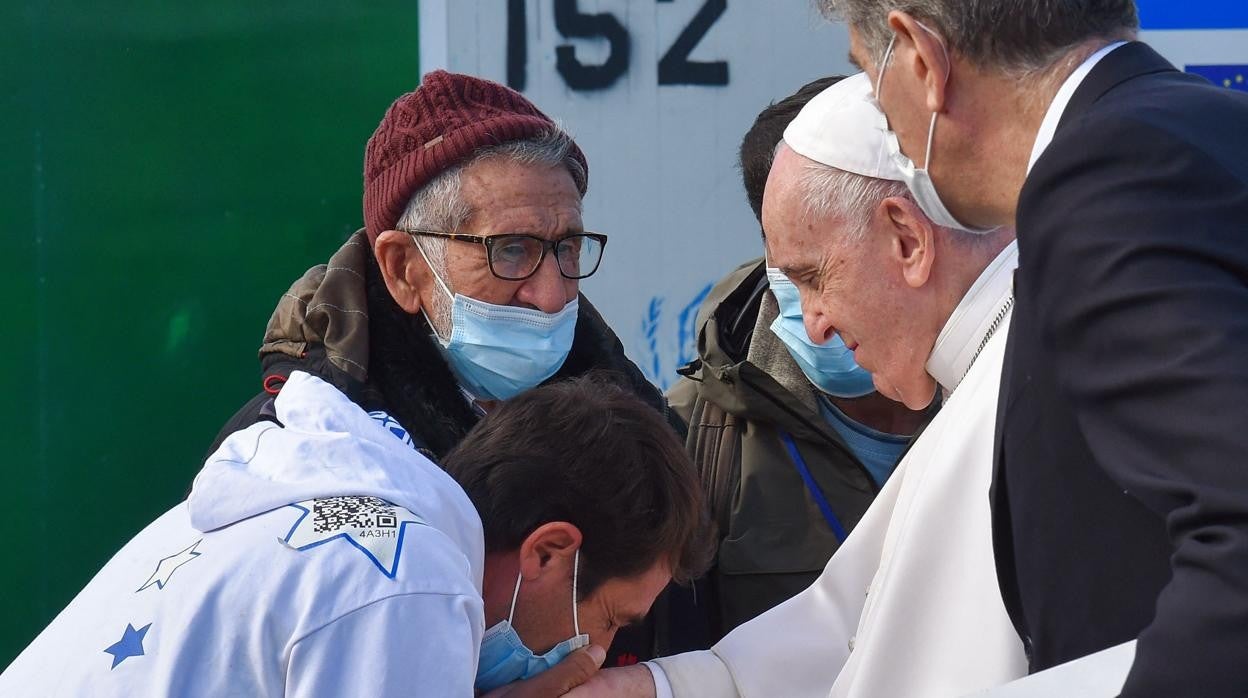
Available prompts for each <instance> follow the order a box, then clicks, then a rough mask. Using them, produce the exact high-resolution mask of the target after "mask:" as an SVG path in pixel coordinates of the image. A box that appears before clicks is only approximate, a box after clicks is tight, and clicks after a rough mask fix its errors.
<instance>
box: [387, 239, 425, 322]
mask: <svg viewBox="0 0 1248 698" xmlns="http://www.w3.org/2000/svg"><path fill="white" fill-rule="evenodd" d="M412 245H413V243H412V238H411V236H409V235H408V234H407V233H403V232H399V231H397V230H387V231H385V232H383V233H382V234H381V235H378V236H377V242H375V243H373V254H375V255H376V256H377V266H378V267H380V268H381V278H382V279H383V280H385V282H386V289H388V290H389V291H390V296H391V297H392V298H394V302H395V303H398V304H399V307H400V308H402V309H403V310H404V311H405V312H407V313H408V314H409V315H415V314H416V313H419V312H420V309H421V308H422V307H423V306H422V304H421V289H422V288H428V287H429V284H428V283H427V282H428V279H429V273H430V271H429V265H428V264H427V263H426V262H425V259H424V257H422V256H421V255H420V253H419V252H417V251H416V250H415V249H414V248H413V246H412Z"/></svg>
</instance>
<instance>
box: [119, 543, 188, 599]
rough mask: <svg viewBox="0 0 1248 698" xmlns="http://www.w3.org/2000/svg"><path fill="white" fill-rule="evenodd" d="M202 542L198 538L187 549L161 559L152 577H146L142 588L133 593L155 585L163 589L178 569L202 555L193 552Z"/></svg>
mask: <svg viewBox="0 0 1248 698" xmlns="http://www.w3.org/2000/svg"><path fill="white" fill-rule="evenodd" d="M203 542H204V539H203V538H200V539H199V540H197V541H195V542H194V543H191V545H190V546H189V547H187V548H185V549H183V550H181V551H179V552H176V553H174V554H173V555H170V556H169V557H166V558H161V560H160V562H158V563H156V571H155V572H153V573H152V576H150V577H148V578H147V581H146V582H144V583H143V586H141V587H139V588H138V589H136V590H135V592H134V593H136V594H137V593H139V592H140V591H143V590H144V589H146V588H148V587H150V586H152V585H153V584H155V585H156V588H157V589H164V588H165V585H166V584H168V583H169V578H170V577H172V576H173V573H174V572H175V571H176V570H177V569H178V568H179V567H181V566H182V565H185V564H186V563H188V562H190V561H191V560H194V559H195V558H197V557H199V556H200V555H203V553H197V552H195V548H198V547H199V544H200V543H203Z"/></svg>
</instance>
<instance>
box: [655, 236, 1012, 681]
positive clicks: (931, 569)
mask: <svg viewBox="0 0 1248 698" xmlns="http://www.w3.org/2000/svg"><path fill="white" fill-rule="evenodd" d="M1017 260H1018V252H1017V247H1016V246H1015V244H1014V243H1011V244H1010V245H1009V246H1008V247H1007V248H1006V249H1005V250H1004V251H1002V252H1001V254H1000V255H999V256H998V257H997V258H996V259H995V260H994V261H993V262H992V263H991V264H990V265H989V266H988V267H987V268H986V269H985V270H984V272H983V274H981V276H980V277H979V279H978V280H977V281H976V282H975V284H974V285H973V286H972V287H971V289H970V290H969V291H968V292H967V294H966V296H965V297H964V298H963V299H962V301H961V303H959V305H958V307H957V308H956V309H955V310H954V312H953V314H952V315H950V317H949V320H948V321H947V323H946V325H945V327H944V329H943V330H942V331H941V334H940V336H939V337H938V339H937V341H936V344H935V347H934V349H933V351H932V356H931V357H930V359H929V360H928V364H927V370H928V373H930V374H931V375H932V376H933V377H934V378H936V380H937V382H938V383H939V384H940V385H941V387H942V389H943V390H945V392H946V394H947V399H946V400H945V403H944V406H943V407H942V408H941V410H940V413H939V414H938V415H937V416H936V418H935V419H933V420H932V422H931V424H929V425H928V427H927V429H926V430H924V432H923V434H922V435H921V436H920V437H919V438H918V439H917V440H916V441H915V443H914V445H913V447H912V448H911V449H910V451H909V453H907V454H906V456H905V457H904V458H903V459H902V461H901V463H900V464H898V466H897V469H896V471H895V472H894V473H893V475H892V477H891V478H890V479H889V481H888V483H887V484H886V485H885V487H884V489H883V490H882V491H881V492H880V495H879V497H878V498H877V499H876V500H875V502H873V503H872V505H871V507H870V508H869V509H868V510H867V513H866V515H865V516H863V518H862V520H861V521H860V522H859V523H858V526H857V527H856V528H855V529H854V530H853V532H852V533H851V534H850V536H849V538H848V539H847V540H846V541H845V543H844V544H843V545H842V546H841V548H840V549H839V550H837V552H836V554H835V555H833V556H832V559H831V560H830V561H829V562H828V566H827V567H826V568H825V569H824V572H823V574H822V575H821V576H820V577H819V579H818V581H816V582H815V584H814V585H812V586H811V587H810V588H809V589H807V590H806V591H804V592H802V593H801V594H799V595H797V596H795V597H793V598H792V599H790V600H789V601H787V602H785V603H783V604H781V605H780V606H777V607H776V608H774V609H772V610H770V611H768V612H767V613H764V614H763V615H761V616H759V617H758V618H755V619H754V620H752V621H750V622H748V623H746V624H744V625H742V626H740V627H738V628H737V629H736V630H734V631H732V632H731V633H729V634H728V636H727V637H725V638H724V639H723V640H721V641H720V642H719V643H718V644H717V645H715V647H713V648H711V649H710V650H705V651H702V652H690V653H686V654H681V655H676V656H674V657H667V658H662V659H658V660H656V663H657V664H658V665H659V667H661V671H657V670H655V668H654V667H653V666H651V670H652V671H654V672H655V678H656V683H657V684H658V687H659V691H660V695H663V691H664V689H665V688H670V690H671V693H672V695H674V696H676V698H686V697H689V698H692V697H695V696H696V697H698V698H703V697H710V698H714V697H718V696H726V697H727V696H731V697H736V696H743V697H749V698H754V697H757V698H764V697H766V698H772V697H774V696H785V697H786V698H806V697H809V698H827V697H828V696H832V697H834V698H923V697H925V696H931V697H933V698H936V697H940V698H947V697H948V696H960V695H964V694H966V693H971V692H975V691H979V690H983V689H986V688H990V687H992V686H997V685H1000V684H1003V683H1006V682H1008V681H1011V680H1014V679H1016V678H1019V677H1022V676H1025V675H1026V673H1027V661H1026V658H1025V657H1024V655H1023V649H1022V643H1021V642H1020V641H1019V638H1018V635H1017V633H1015V631H1014V627H1013V625H1012V624H1011V623H1010V619H1009V617H1008V616H1007V614H1006V611H1005V605H1004V603H1003V602H1002V600H1001V593H1000V591H999V589H998V587H997V577H996V571H995V567H994V563H993V552H992V526H991V517H990V512H989V502H988V488H989V485H990V483H991V480H992V451H993V432H994V429H995V426H996V415H997V393H998V388H999V384H1000V379H1001V366H1002V361H1003V359H1004V354H1005V340H1006V335H1007V334H1008V329H1009V327H1008V325H1009V315H1010V309H1011V308H1012V307H1013V297H1012V279H1013V271H1014V268H1015V267H1016V266H1017ZM968 369H969V370H968ZM664 677H666V681H667V682H668V686H667V687H665V686H664V685H663V684H664Z"/></svg>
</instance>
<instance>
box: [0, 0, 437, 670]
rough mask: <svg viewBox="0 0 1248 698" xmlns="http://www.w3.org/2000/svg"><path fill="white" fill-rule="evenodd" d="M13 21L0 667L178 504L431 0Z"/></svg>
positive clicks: (250, 4)
mask: <svg viewBox="0 0 1248 698" xmlns="http://www.w3.org/2000/svg"><path fill="white" fill-rule="evenodd" d="M0 5H2V7H0V36H2V37H3V38H2V39H0V213H2V214H3V218H2V219H0V226H2V229H3V237H2V239H0V308H2V309H0V340H2V341H0V359H3V364H2V366H0V396H2V399H3V403H0V447H2V450H0V533H2V534H3V546H2V547H0V619H2V622H0V667H3V666H6V665H7V664H8V663H9V661H10V660H11V659H12V657H14V656H16V654H17V652H19V651H20V650H21V648H22V647H24V646H25V645H26V644H27V643H28V642H29V641H30V640H31V638H33V637H34V635H35V634H36V633H37V632H38V631H39V630H40V629H41V628H42V627H43V626H44V625H46V624H47V622H48V621H49V620H50V619H51V618H52V617H53V616H55V614H56V613H57V612H58V611H59V610H60V609H61V608H63V607H64V605H65V604H66V603H67V602H68V601H69V600H70V599H71V598H72V597H73V595H74V594H75V593H76V592H77V591H78V590H79V589H80V588H81V587H82V586H83V585H84V584H85V583H86V582H87V581H88V580H89V579H90V577H91V575H92V574H94V572H95V571H96V570H97V569H98V568H99V567H100V566H101V565H102V564H103V563H104V562H106V561H107V560H108V558H109V556H110V555H111V554H112V553H113V552H115V551H116V550H117V549H118V548H119V547H120V546H121V545H122V544H123V543H125V541H126V540H127V539H129V538H130V537H131V536H133V535H134V534H135V533H136V532H138V531H139V530H140V529H141V528H142V527H143V526H144V525H145V524H146V523H148V522H149V521H151V520H152V519H154V518H155V517H156V516H158V515H159V514H160V513H161V512H163V511H165V510H166V509H168V508H169V507H170V506H172V505H173V504H175V503H176V502H178V501H179V500H180V499H181V498H182V497H183V495H184V494H185V492H186V490H187V488H188V487H189V486H190V483H191V478H192V477H193V476H194V474H195V473H196V471H197V470H198V468H199V465H200V462H201V460H202V456H203V454H204V449H205V447H206V446H207V445H208V443H209V441H210V440H211V439H212V437H213V436H214V435H215V434H216V431H217V429H218V427H219V426H220V425H221V423H222V422H223V421H224V420H225V419H226V417H228V416H229V415H230V414H231V413H232V412H233V411H234V409H235V408H236V407H237V406H238V405H239V404H241V402H242V401H244V400H246V399H247V398H249V397H250V396H251V395H253V394H254V393H255V391H256V390H257V389H258V386H259V384H258V375H259V371H258V368H259V367H258V363H257V361H256V349H257V347H258V346H259V341H260V337H261V334H262V331H263V328H264V323H265V321H266V320H267V319H268V316H269V313H270V311H271V309H272V306H273V303H274V302H275V300H276V299H277V297H278V296H279V295H280V293H281V292H282V291H283V290H284V289H285V288H286V286H287V284H288V283H289V282H290V281H291V280H292V279H293V278H294V277H295V276H297V275H298V274H299V273H301V272H302V271H303V270H304V269H306V268H307V267H309V266H311V265H313V264H317V263H320V262H322V261H324V260H325V259H326V258H327V257H328V255H329V253H330V252H331V251H332V250H333V249H335V248H336V245H337V243H338V242H339V241H341V240H342V239H345V237H346V236H347V235H348V234H349V233H350V232H351V231H352V230H354V229H355V228H356V227H357V225H358V224H359V221H360V217H361V214H360V194H361V189H360V172H361V169H362V165H361V162H362V158H363V152H364V143H365V141H366V140H367V138H368V136H369V134H370V133H371V132H372V130H373V128H374V127H375V126H376V124H377V122H378V121H379V120H380V118H381V115H382V113H383V112H384V110H385V108H386V106H387V105H388V104H389V103H390V101H391V100H393V99H394V98H395V97H396V96H398V95H399V94H400V93H402V92H405V91H407V90H410V89H412V87H414V86H415V84H416V83H417V81H418V77H419V73H418V66H417V59H418V49H417V24H416V22H417V19H416V17H417V7H416V0H369V1H368V2H357V1H346V0H342V1H339V0H335V1H324V2H306V1H302V2H299V1H294V0H285V1H278V0H270V1H268V2H254V0H216V1H215V2H172V3H171V2H163V1H159V0H137V1H133V2H119V3H115V2H98V1H94V0H92V1H90V2H88V1H86V0H72V1H62V2H13V1H12V0H10V1H9V2H6V3H0ZM140 581H141V580H140Z"/></svg>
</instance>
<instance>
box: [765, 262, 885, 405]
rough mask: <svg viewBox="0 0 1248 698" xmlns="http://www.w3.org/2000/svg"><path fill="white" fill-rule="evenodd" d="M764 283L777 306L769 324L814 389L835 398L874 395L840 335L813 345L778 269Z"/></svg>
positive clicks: (769, 272) (790, 288)
mask: <svg viewBox="0 0 1248 698" xmlns="http://www.w3.org/2000/svg"><path fill="white" fill-rule="evenodd" d="M767 281H768V282H769V283H770V284H771V292H772V293H773V294H775V296H776V302H777V303H778V304H779V305H780V315H778V316H777V317H776V320H775V322H773V323H771V331H772V332H773V333H775V335H776V336H777V337H779V338H780V341H782V342H784V346H785V347H786V348H788V350H789V355H790V356H792V357H793V360H794V361H796V362H797V365H798V367H800V368H801V369H802V373H804V374H806V378H807V379H808V380H810V382H811V383H813V384H814V386H815V387H816V388H818V389H820V390H822V391H823V392H825V393H827V394H829V395H833V396H835V397H845V398H851V397H862V396H863V395H868V394H870V393H872V392H875V382H874V381H872V380H871V373H870V372H868V371H867V370H866V369H864V368H862V367H861V366H859V365H858V364H857V363H855V362H854V352H852V351H850V350H849V349H848V348H847V347H846V346H845V342H844V341H843V340H842V339H841V337H840V335H832V338H831V339H829V340H828V341H827V343H826V344H815V343H814V342H812V341H811V339H810V335H809V334H808V333H807V332H806V325H805V323H804V322H803V321H802V299H801V297H800V296H799V295H798V292H797V287H796V286H794V285H793V282H792V281H789V278H788V277H787V276H785V275H784V273H783V272H781V271H780V270H779V269H775V268H773V267H768V268H767Z"/></svg>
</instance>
